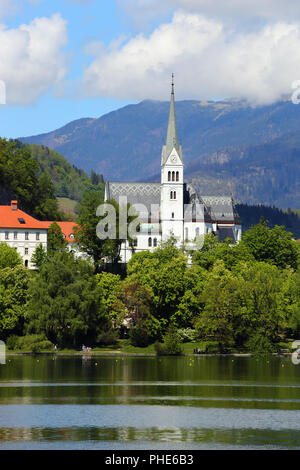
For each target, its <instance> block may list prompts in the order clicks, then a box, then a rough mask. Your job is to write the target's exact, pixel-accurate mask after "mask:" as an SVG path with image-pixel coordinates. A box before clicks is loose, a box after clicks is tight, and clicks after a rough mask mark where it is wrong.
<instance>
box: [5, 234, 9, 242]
mask: <svg viewBox="0 0 300 470" xmlns="http://www.w3.org/2000/svg"><path fill="white" fill-rule="evenodd" d="M5 240H9V233H8V232H5Z"/></svg>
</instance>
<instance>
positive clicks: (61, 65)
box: [0, 14, 67, 104]
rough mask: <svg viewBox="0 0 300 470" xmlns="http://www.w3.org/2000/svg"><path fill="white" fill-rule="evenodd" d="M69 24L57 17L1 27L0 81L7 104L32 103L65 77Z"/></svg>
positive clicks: (56, 15)
mask: <svg viewBox="0 0 300 470" xmlns="http://www.w3.org/2000/svg"><path fill="white" fill-rule="evenodd" d="M66 43H67V29H66V21H65V20H64V19H63V18H62V17H61V16H60V15H59V14H55V15H53V16H52V17H50V18H35V19H34V20H33V21H32V22H31V23H30V24H29V25H26V24H23V25H21V26H20V27H18V28H16V29H7V28H6V27H5V26H3V25H2V26H0V79H1V80H3V81H4V82H5V83H6V91H7V103H8V104H30V103H32V102H34V101H35V100H37V99H38V98H39V97H40V96H41V95H43V94H44V93H46V92H48V91H50V90H55V88H56V87H57V86H59V85H60V84H61V82H62V81H63V79H64V78H65V76H66V73H67V68H66V64H65V62H66V57H65V55H64V53H63V52H62V48H63V46H64V45H65V44H66Z"/></svg>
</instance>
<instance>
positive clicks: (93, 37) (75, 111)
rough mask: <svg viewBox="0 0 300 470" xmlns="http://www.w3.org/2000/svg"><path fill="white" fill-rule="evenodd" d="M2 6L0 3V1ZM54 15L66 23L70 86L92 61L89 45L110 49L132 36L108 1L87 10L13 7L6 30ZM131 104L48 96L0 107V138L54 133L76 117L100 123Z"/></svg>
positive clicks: (59, 3) (59, 2)
mask: <svg viewBox="0 0 300 470" xmlns="http://www.w3.org/2000/svg"><path fill="white" fill-rule="evenodd" d="M0 1H1V0H0ZM56 12H59V13H61V16H62V17H63V18H65V19H67V21H68V38H69V43H68V45H67V46H65V48H64V50H65V51H66V52H67V53H69V54H70V56H71V57H70V61H71V63H70V67H69V73H68V79H69V80H70V81H71V82H73V83H74V82H75V81H76V80H77V79H79V78H80V76H81V74H82V69H83V67H84V66H85V65H87V64H88V63H89V62H90V61H91V58H89V57H87V56H86V54H84V52H83V49H84V46H85V45H86V44H88V43H90V42H92V41H102V42H104V43H105V44H109V43H110V41H112V40H113V39H114V38H115V37H117V36H119V35H120V34H124V35H126V36H129V35H130V34H131V31H130V30H131V27H130V22H129V21H128V20H127V19H126V18H125V17H124V15H122V11H121V10H120V9H119V8H117V6H116V3H115V2H114V1H113V0H101V1H100V2H92V3H91V4H76V3H73V2H69V1H68V0H65V1H64V0H51V1H48V0H45V1H42V2H40V3H39V4H31V3H26V4H25V2H24V3H23V5H18V8H17V9H16V10H15V12H14V14H13V16H11V15H8V17H6V21H5V24H6V25H7V26H8V28H18V26H19V25H20V24H23V23H30V22H31V21H32V19H33V18H35V17H43V16H46V17H50V16H51V15H52V14H53V13H56ZM129 102H132V100H130V101H128V100H119V99H113V98H105V97H99V98H98V97H93V98H86V99H83V100H82V99H81V100H77V99H76V97H74V96H71V97H66V98H63V97H60V98H56V97H55V96H53V93H52V90H49V93H46V94H45V95H43V96H41V97H39V98H38V99H37V100H36V101H35V102H33V103H30V104H28V105H26V106H18V105H9V104H7V105H6V106H1V107H0V120H1V121H0V122H1V135H2V136H5V137H22V136H27V135H28V136H29V135H34V134H40V133H43V132H48V131H50V130H54V129H56V128H58V127H61V126H63V125H64V124H66V123H68V122H70V121H72V120H74V119H79V118H81V117H99V116H101V115H103V114H105V113H107V112H109V111H111V110H113V109H117V108H119V107H121V106H124V105H126V104H128V103H129Z"/></svg>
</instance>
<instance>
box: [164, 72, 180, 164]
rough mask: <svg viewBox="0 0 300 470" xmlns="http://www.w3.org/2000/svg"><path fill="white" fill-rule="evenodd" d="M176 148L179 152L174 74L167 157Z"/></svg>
mask: <svg viewBox="0 0 300 470" xmlns="http://www.w3.org/2000/svg"><path fill="white" fill-rule="evenodd" d="M174 147H175V149H176V150H177V151H179V144H178V135H177V124H176V113H175V94H174V74H173V73H172V91H171V103H170V114H169V123H168V132H167V142H166V156H168V155H170V153H171V152H172V150H173V148H174Z"/></svg>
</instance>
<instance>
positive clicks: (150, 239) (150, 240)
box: [148, 237, 152, 248]
mask: <svg viewBox="0 0 300 470" xmlns="http://www.w3.org/2000/svg"><path fill="white" fill-rule="evenodd" d="M148 246H149V248H150V247H151V246H152V238H151V237H149V238H148Z"/></svg>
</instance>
